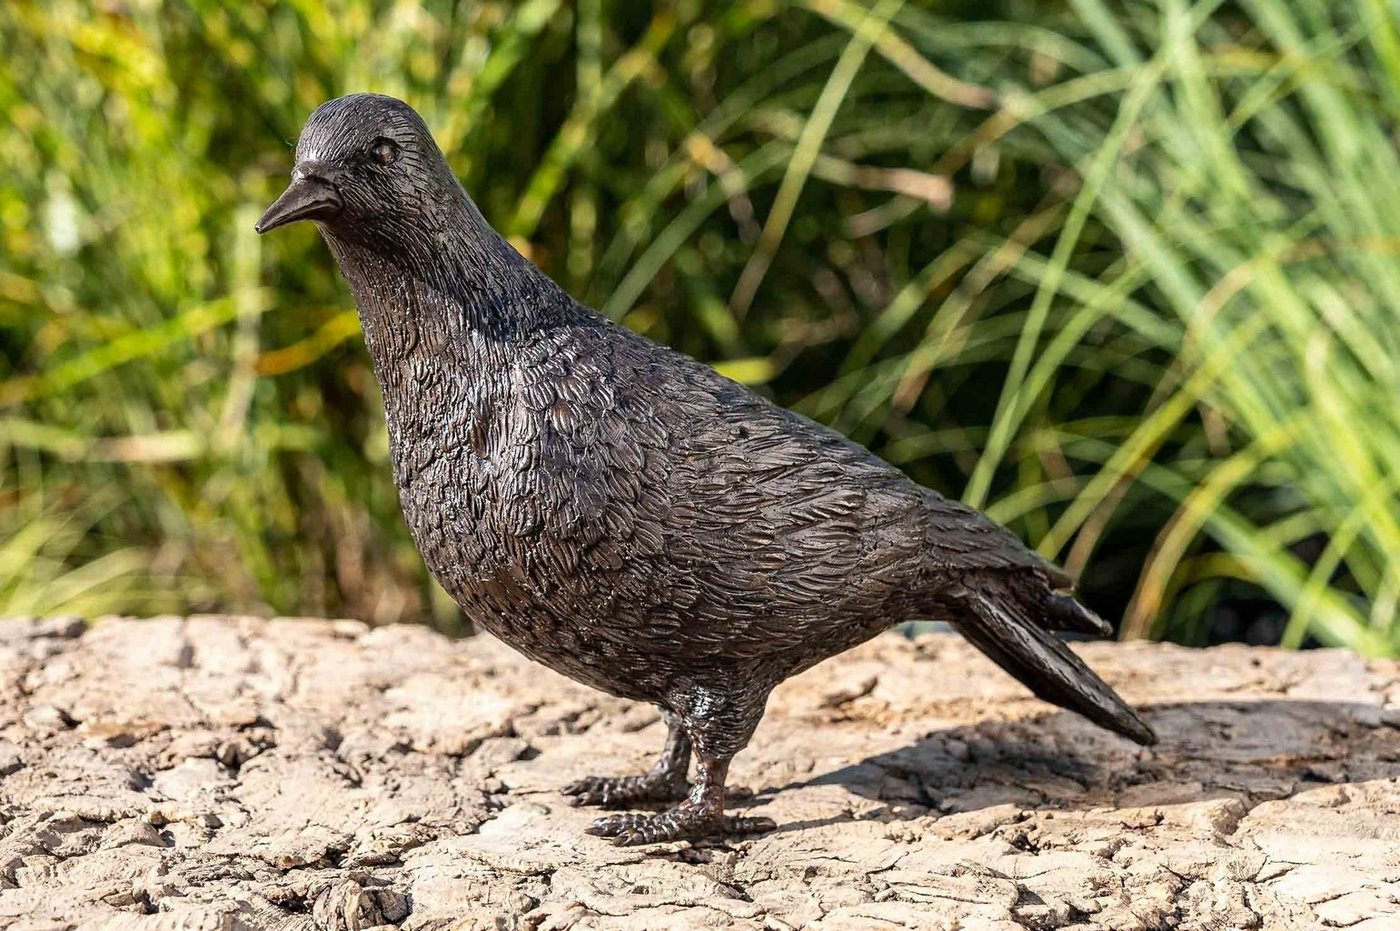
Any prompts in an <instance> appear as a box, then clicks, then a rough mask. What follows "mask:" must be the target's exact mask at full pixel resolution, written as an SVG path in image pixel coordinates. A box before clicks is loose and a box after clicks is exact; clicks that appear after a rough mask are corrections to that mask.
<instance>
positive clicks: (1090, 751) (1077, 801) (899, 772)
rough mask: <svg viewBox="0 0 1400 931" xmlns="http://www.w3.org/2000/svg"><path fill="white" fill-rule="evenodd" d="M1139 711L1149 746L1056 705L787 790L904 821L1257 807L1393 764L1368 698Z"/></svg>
mask: <svg viewBox="0 0 1400 931" xmlns="http://www.w3.org/2000/svg"><path fill="white" fill-rule="evenodd" d="M1144 711H1145V712H1146V717H1147V719H1148V720H1149V721H1150V723H1151V724H1152V725H1153V726H1154V727H1155V728H1156V729H1157V732H1158V734H1159V735H1160V736H1161V738H1162V739H1161V743H1159V744H1158V745H1157V746H1156V747H1152V748H1139V747H1136V746H1135V745H1133V744H1131V743H1129V742H1128V741H1126V740H1123V739H1121V738H1118V737H1115V736H1113V735H1111V734H1107V733H1105V732H1103V731H1100V730H1098V729H1097V728H1094V727H1093V725H1090V724H1088V723H1086V722H1084V721H1082V720H1081V719H1080V718H1078V717H1077V716H1074V715H1071V714H1068V713H1065V712H1054V713H1050V714H1045V715H1041V716H1038V717H1034V718H1027V719H1022V720H1019V721H989V722H986V723H980V724H976V725H971V726H966V727H956V728H950V729H946V730H938V731H934V732H932V733H929V734H928V735H926V736H925V737H924V738H923V739H921V740H919V741H918V742H917V743H914V744H912V745H910V746H908V747H903V748H901V749H899V750H896V751H893V752H889V753H882V754H880V755H878V756H873V757H870V758H868V759H866V760H863V761H861V762H860V763H857V764H854V765H851V766H845V767H842V768H841V769H838V770H834V771H832V772H828V773H824V774H821V775H819V776H816V777H814V778H812V779H810V780H807V781H805V782H802V783H797V784H794V785H793V786H791V787H792V788H796V787H800V786H819V785H832V784H839V785H842V786H844V787H845V788H847V789H848V790H849V791H851V792H853V793H855V794H856V795H859V796H861V797H863V798H868V799H873V800H876V801H880V802H884V803H886V805H885V807H884V808H883V809H881V810H878V811H877V812H875V813H874V817H877V818H880V819H886V818H888V819H903V818H916V817H923V816H926V815H929V814H955V813H960V812H970V811H977V810H979V809H985V808H991V807H995V806H1002V805H1011V806H1015V807H1018V808H1023V809H1035V810H1041V809H1051V810H1056V809H1058V810H1077V811H1083V810H1088V809H1093V808H1107V807H1114V808H1135V807H1146V806H1154V805H1171V804H1180V803H1190V802H1199V801H1207V800H1210V799H1217V798H1220V799H1224V798H1240V799H1243V800H1245V801H1247V802H1250V803H1251V804H1252V803H1257V802H1261V801H1267V800H1269V799H1278V798H1287V797H1289V796H1291V795H1293V794H1294V793H1296V792H1298V791H1301V790H1303V789H1306V788H1315V787H1317V786H1318V785H1320V784H1328V783H1346V782H1361V781H1365V780H1370V779H1381V778H1388V777H1393V776H1394V775H1395V774H1396V772H1397V770H1400V767H1397V762H1400V739H1397V737H1400V731H1397V728H1396V727H1395V726H1394V725H1393V724H1387V723H1386V722H1385V721H1384V720H1383V719H1382V714H1381V709H1380V708H1379V707H1378V706H1374V705H1361V704H1352V703H1343V702H1319V701H1286V700H1265V701H1242V702H1188V703H1180V704H1164V705H1156V706H1148V707H1146V708H1145V709H1144ZM841 820H845V819H844V818H832V819H829V821H830V822H835V821H841ZM812 826H813V825H812V824H809V823H795V824H789V825H783V826H781V827H780V828H779V830H780V831H783V830H795V829H799V828H804V827H812Z"/></svg>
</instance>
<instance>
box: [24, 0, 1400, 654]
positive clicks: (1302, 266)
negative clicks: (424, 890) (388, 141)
mask: <svg viewBox="0 0 1400 931" xmlns="http://www.w3.org/2000/svg"><path fill="white" fill-rule="evenodd" d="M0 57H3V60H4V61H5V63H6V65H5V67H4V68H3V69H0V123H3V125H4V129H5V132H4V133H3V134H0V179H3V180H0V236H3V246H2V247H0V349H2V350H3V351H0V611H4V612H5V613H12V614H13V613H48V612H58V611H74V612H78V613H82V614H97V613H103V612H108V611H131V612H152V611H161V610H172V611H186V610H194V609H205V608H219V609H225V610H250V611H257V612H269V611H276V612H309V613H333V614H340V613H349V614H354V615H357V616H361V617H365V618H368V619H370V620H374V621H390V620H399V619H411V620H412V619H433V620H435V621H436V623H438V624H439V626H442V627H444V628H448V629H456V628H457V627H458V625H459V621H458V619H457V615H456V612H455V609H454V608H453V607H452V606H451V605H450V603H448V602H447V601H446V600H445V599H444V598H443V597H442V596H441V594H440V593H439V592H437V590H436V589H434V588H433V587H432V586H431V584H430V583H429V582H428V581H427V579H426V577H425V575H424V572H423V569H422V567H421V565H420V563H419V561H418V559H417V557H416V554H415V553H414V551H413V549H412V546H411V543H410V541H409V540H408V537H407V534H406V532H405V531H404V529H403V527H402V525H401V522H400V520H399V518H398V514H397V504H396V502H395V500H394V493H393V488H392V484H391V482H390V480H389V475H388V464H387V449H386V445H385V444H386V440H385V436H384V430H383V424H382V421H381V416H380V413H379V401H378V397H377V393H376V392H377V389H376V387H375V384H374V381H373V378H372V375H371V372H370V371H369V368H368V365H367V361H366V358H365V354H364V351H363V348H362V346H361V344H360V341H359V336H358V327H357V322H356V320H355V317H354V312H353V309H352V308H351V305H350V302H349V299H348V296H347V295H346V293H345V290H344V288H343V286H342V284H341V283H340V281H339V280H338V278H337V276H336V274H335V273H334V270H333V268H332V265H331V262H330V260H329V257H328V256H327V254H326V252H325V250H324V248H323V247H322V246H321V245H320V244H319V242H318V241H317V239H316V236H315V234H314V231H312V230H310V229H301V230H292V231H288V232H287V233H286V234H280V235H278V236H275V237H271V238H269V239H267V240H262V239H259V238H257V237H256V236H255V235H254V234H253V232H252V223H253V220H254V219H255V218H256V216H257V214H258V213H259V211H260V209H261V207H262V206H264V205H265V204H266V203H267V202H268V201H269V200H270V199H271V198H272V197H273V196H274V195H275V194H276V192H277V191H278V190H280V186H281V185H282V183H283V182H284V180H285V178H286V173H287V171H288V169H289V168H290V162H291V143H292V142H293V141H294V140H295V137H296V134H297V131H298V129H299V127H300V125H301V122H302V121H303V119H304V118H305V116H306V115H307V114H308V113H309V112H310V110H311V109H313V108H314V107H315V106H316V105H317V104H319V103H320V102H322V101H323V100H325V99H327V98H329V97H332V96H335V95H338V94H341V93H345V92H348V91H352V90H366V89H371V90H376V91H381V92H384V93H390V94H395V95H397V96H401V97H403V98H405V99H407V100H408V101H409V102H410V103H412V104H413V105H414V106H416V107H417V108H418V109H419V110H420V111H421V112H422V113H423V114H424V116H425V117H426V118H427V120H428V122H429V124H430V125H431V126H432V127H433V129H434V132H435V134H436V135H437V137H438V139H439V141H440V142H441V143H442V145H443V147H444V149H445V151H446V152H447V154H448V157H449V159H450V160H451V161H452V164H453V166H454V168H455V169H456V170H457V171H458V173H459V175H460V176H461V177H462V178H463V180H464V182H465V183H466V184H467V186H468V188H469V190H471V191H472V192H473V194H474V195H475V196H476V198H477V200H478V201H479V202H480V204H481V205H482V208H483V210H484V211H485V212H486V214H487V215H488V217H489V218H490V219H491V220H492V221H493V222H494V223H495V224H496V225H497V227H498V228H499V229H501V230H503V231H504V232H505V233H507V234H508V235H509V236H510V237H511V238H512V240H513V241H514V242H515V243H516V244H517V246H518V247H519V248H520V249H521V250H522V251H524V252H526V253H527V254H528V255H530V257H531V258H532V259H534V260H535V261H536V262H537V263H539V264H541V265H542V266H543V267H545V268H546V269H547V270H548V271H549V272H550V273H551V274H553V275H554V276H555V277H556V278H558V279H559V280H560V281H561V282H562V283H564V284H565V285H566V286H567V287H568V288H570V289H571V290H572V291H573V292H574V293H575V294H577V295H579V296H580V297H582V298H585V299H587V300H588V301H590V302H591V303H592V304H593V305H594V306H596V307H599V308H601V309H602V310H604V311H605V312H606V313H608V314H609V315H611V316H613V317H614V318H616V319H619V320H622V321H623V322H625V323H626V324H627V325H628V326H630V327H633V328H634V329H636V330H639V331H641V332H643V333H646V334H648V335H650V336H652V337H654V338H657V339H659V340H663V341H665V342H668V343H671V344H673V345H676V346H678V347H679V348H681V349H684V350H685V351H688V352H691V353H693V354H695V355H698V356H700V357H702V358H705V359H708V360H710V361H712V362H713V363H714V364H715V365H716V366H717V367H718V368H720V369H721V370H722V371H724V372H725V373H726V374H728V375H730V376H731V377H734V378H737V379H739V380H741V381H745V382H748V383H750V384H753V385H755V386H758V387H759V388H760V389H761V390H764V391H766V392H768V393H770V394H771V395H772V396H773V397H775V398H776V399H777V400H779V401H781V402H782V403H785V404H788V405H791V406H794V407H796V408H798V409H799V410H802V411H804V412H805V413H808V414H810V415H812V416H814V417H816V418H818V419H820V420H823V421H825V422H828V423H831V424H832V425H834V426H836V427H837V428H838V429H840V430H843V431H845V432H846V433H848V434H850V435H851V436H853V437H855V438H856V439H858V440H859V441H861V442H863V443H866V444H868V445H870V446H871V447H872V448H873V449H874V450H875V451H877V452H878V453H880V454H881V455H883V456H885V457H886V458H888V459H889V460H890V461H892V462H894V463H896V464H898V465H899V466H900V467H901V468H904V469H905V470H907V471H908V472H909V473H910V474H911V475H912V476H913V477H914V478H916V479H917V480H919V481H921V482H924V483H926V484H928V485H931V486H933V487H935V488H938V489H940V490H941V491H944V492H945V493H948V494H951V495H955V496H960V497H962V498H964V499H965V500H967V501H969V502H971V503H973V504H976V505H978V506H981V507H985V508H987V509H988V510H989V511H990V512H991V513H992V514H993V515H994V516H996V517H997V518H999V519H1001V520H1003V521H1005V522H1007V523H1009V524H1010V525H1012V526H1013V527H1015V528H1016V529H1017V530H1018V531H1019V532H1021V533H1022V534H1023V535H1024V536H1025V537H1026V538H1027V539H1028V540H1029V541H1031V542H1032V543H1034V544H1035V545H1037V546H1039V548H1040V549H1041V551H1042V552H1044V553H1045V554H1046V555H1048V556H1051V557H1053V558H1055V559H1058V560H1060V561H1061V562H1063V563H1064V564H1066V565H1067V566H1068V567H1069V568H1070V569H1071V570H1072V571H1074V572H1075V573H1077V574H1078V575H1079V576H1080V577H1081V581H1082V585H1081V587H1082V589H1083V591H1084V592H1085V597H1086V598H1087V599H1088V600H1089V601H1090V602H1091V603H1093V604H1095V605H1096V606H1097V607H1099V608H1100V609H1101V610H1102V611H1104V613H1110V614H1119V615H1121V616H1122V619H1123V620H1122V625H1121V630H1122V633H1123V634H1124V635H1125V636H1135V637H1136V636H1147V637H1169V638H1173V639H1177V640H1180V641H1183V642H1188V643H1204V642H1208V641H1210V640H1213V639H1219V638H1222V637H1249V638H1251V639H1265V640H1268V639H1275V640H1282V642H1283V643H1285V644H1287V645H1290V646H1298V645H1301V644H1303V643H1305V642H1321V643H1325V644H1334V645H1343V646H1347V647H1351V648H1353V649H1356V650H1359V651H1361V652H1363V653H1366V654H1370V655H1395V654H1397V653H1400V610H1398V609H1397V603H1398V602H1400V164H1397V155H1396V144H1397V143H1396V140H1397V135H1396V130H1397V126H1398V125H1400V121H1397V116H1398V115H1400V29H1397V23H1396V19H1395V16H1394V14H1393V13H1392V12H1391V11H1390V9H1389V6H1388V4H1387V3H1385V2H1384V0H1347V2H1343V0H1240V2H1235V3H1224V2H1196V3H1191V2H1187V0H1122V2H1115V3H1109V2H1104V0H1071V2H1065V3H1060V2H1055V3H1047V2H1038V0H1002V2H997V3H990V4H988V3H973V2H951V0H948V2H936V0H931V2H922V3H920V2H914V0H908V2H901V0H863V2H857V0H804V2H795V3H776V2H772V0H750V2H737V3H726V4H699V3H694V2H685V3H680V4H657V5H655V7H654V8H647V7H646V6H645V5H641V4H632V3H621V2H611V3H604V2H602V0H578V2H576V3H573V4H567V3H563V2H561V0H525V2H521V3H515V2H511V3H507V2H476V0H472V2H466V0H463V2H457V3H454V2H429V3H425V4H417V3H399V2H370V0H339V2H334V3H329V4H323V3H320V2H315V3H313V2H303V0H294V2H288V3H271V2H239V3H224V2H211V0H184V2H164V3H163V2H157V0H128V2H125V3H107V2H103V3H95V4H94V3H79V2H72V0H66V2H65V0H46V2H44V3H38V2H26V0H20V2H17V3H7V4H3V5H0Z"/></svg>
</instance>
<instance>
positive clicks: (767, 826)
mask: <svg viewBox="0 0 1400 931" xmlns="http://www.w3.org/2000/svg"><path fill="white" fill-rule="evenodd" d="M729 760H730V758H729V757H724V758H722V759H705V758H704V757H701V758H700V760H699V763H698V766H697V773H696V775H697V779H696V783H695V788H693V789H691V791H690V797H689V798H687V799H686V800H685V801H684V802H681V803H680V804H679V805H677V806H676V807H675V808H671V809H668V810H666V811H663V812H661V813H660V814H655V815H643V814H637V813H635V812H626V813H623V814H616V815H608V816H606V817H603V818H599V819H598V820H596V821H594V822H593V824H592V826H591V827H589V828H588V833H589V834H596V835H598V836H600V837H611V838H613V843H615V844H616V845H617V846H619V847H634V846H636V845H638V844H656V843H661V842H664V841H673V840H683V839H684V840H694V839H697V838H701V837H706V836H708V835H711V834H751V833H754V832H757V831H771V830H773V828H774V827H775V825H774V823H773V819H772V818H749V817H738V816H735V815H726V814H725V813H724V780H725V776H726V775H727V774H728V772H729Z"/></svg>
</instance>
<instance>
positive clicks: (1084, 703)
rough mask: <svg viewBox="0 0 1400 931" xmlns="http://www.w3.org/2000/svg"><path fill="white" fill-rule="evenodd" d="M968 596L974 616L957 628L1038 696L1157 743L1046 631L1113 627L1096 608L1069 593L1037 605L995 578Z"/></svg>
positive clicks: (1103, 684)
mask: <svg viewBox="0 0 1400 931" xmlns="http://www.w3.org/2000/svg"><path fill="white" fill-rule="evenodd" d="M962 600H963V601H964V603H965V604H966V605H967V607H968V608H970V609H971V613H972V617H970V618H967V619H965V620H961V621H958V622H957V623H955V624H954V627H956V628H957V630H958V632H959V633H961V634H962V635H963V636H964V637H966V638H967V639H968V640H969V641H971V643H972V644H973V645H974V646H976V647H977V648H978V649H979V650H981V651H982V652H983V653H985V654H987V656H988V657H989V658H990V659H991V660H992V661H993V662H995V663H996V664H997V665H998V666H1000V667H1001V668H1002V669H1005V670H1006V671H1007V672H1009V673H1011V675H1013V676H1015V677H1016V678H1017V679H1018V680H1019V681H1020V682H1021V683H1022V684H1024V685H1025V686H1026V687H1027V688H1029V689H1030V690H1031V691H1032V692H1034V693H1035V695H1036V697H1038V698H1042V699H1044V700H1045V701H1048V702H1051V703H1053V704H1056V705H1059V706H1060V707H1061V708H1066V709H1068V710H1070V711H1073V712H1076V713H1078V714H1081V715H1083V716H1084V717H1086V718H1088V719H1089V720H1090V721H1093V722H1094V723H1095V724H1097V725H1099V726H1100V727H1104V728H1107V729H1108V730H1111V731H1113V732H1114V733H1117V734H1122V735H1123V736H1124V737H1127V738H1129V739H1130V740H1135V741H1137V742H1138V743H1140V744H1144V745H1151V744H1155V743H1156V742H1157V735H1156V734H1155V733H1153V731H1152V728H1150V727H1148V726H1147V724H1146V723H1144V722H1143V720H1142V719H1141V718H1139V717H1138V716H1137V714H1136V713H1135V712H1134V711H1133V709H1132V708H1130V707H1128V705H1127V703H1126V702H1124V701H1123V699H1121V698H1119V697H1118V695H1117V693H1115V692H1114V691H1113V689H1112V688H1110V687H1109V685H1108V683H1106V682H1104V681H1103V680H1102V679H1100V678H1099V677H1098V675H1097V674H1096V673H1095V672H1094V671H1093V670H1092V669H1090V668H1089V667H1088V666H1086V665H1085V664H1084V661H1083V660H1081V659H1080V658H1079V657H1078V656H1076V655H1075V654H1074V653H1073V652H1072V651H1071V650H1070V649H1069V647H1067V646H1065V645H1064V643H1062V642H1061V641H1060V640H1059V638H1057V637H1056V636H1055V635H1054V634H1053V633H1051V632H1050V631H1049V630H1047V629H1046V627H1047V626H1049V627H1054V628H1060V629H1067V630H1083V631H1085V632H1098V631H1099V630H1100V629H1101V626H1100V625H1102V626H1103V627H1106V626H1107V625H1105V624H1104V623H1103V621H1102V620H1100V619H1099V618H1098V616H1097V615H1095V614H1093V612H1091V611H1089V610H1088V609H1087V608H1084V607H1083V606H1082V605H1079V604H1078V602H1076V601H1074V599H1073V598H1071V597H1069V596H1067V595H1052V596H1051V597H1050V599H1049V600H1048V601H1042V602H1040V603H1039V604H1036V605H1034V606H1032V604H1030V603H1029V596H1027V595H1025V594H1022V593H1021V592H1020V591H1019V590H1017V589H1016V588H1013V587H1012V586H1010V585H1007V584H1005V583H1004V582H1001V581H1000V580H996V579H994V578H988V579H986V580H980V579H979V580H978V584H977V585H976V587H975V588H974V587H971V586H969V587H967V588H965V589H964V591H963V593H962ZM1047 615H1048V617H1047ZM1090 619H1092V621H1091V620H1090ZM1094 621H1097V622H1098V623H1097V625H1096V624H1094V623H1093V622H1094Z"/></svg>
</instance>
